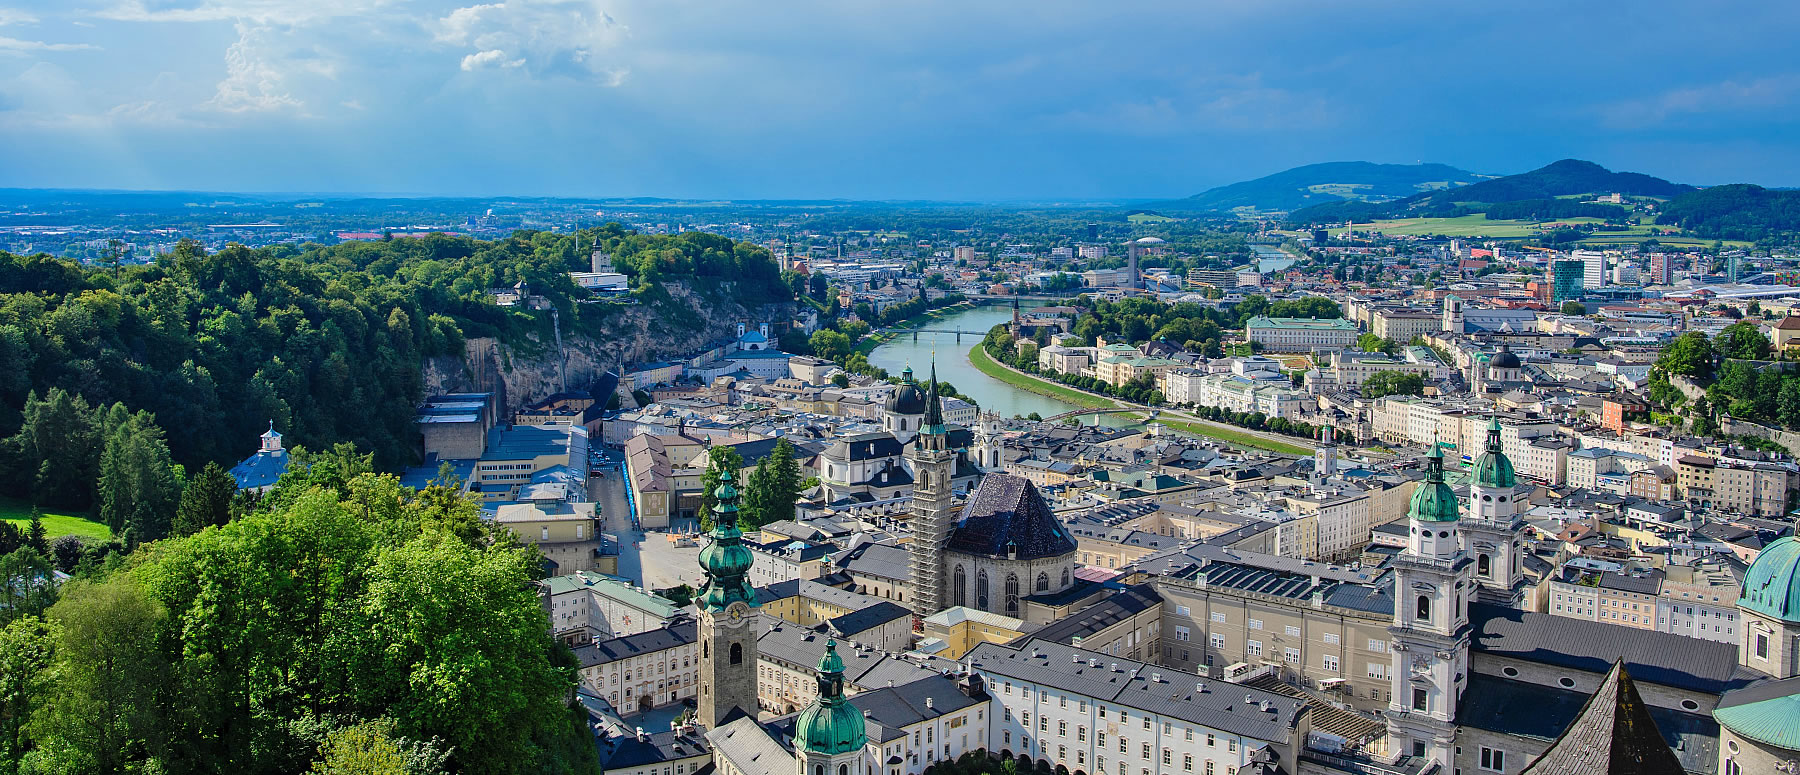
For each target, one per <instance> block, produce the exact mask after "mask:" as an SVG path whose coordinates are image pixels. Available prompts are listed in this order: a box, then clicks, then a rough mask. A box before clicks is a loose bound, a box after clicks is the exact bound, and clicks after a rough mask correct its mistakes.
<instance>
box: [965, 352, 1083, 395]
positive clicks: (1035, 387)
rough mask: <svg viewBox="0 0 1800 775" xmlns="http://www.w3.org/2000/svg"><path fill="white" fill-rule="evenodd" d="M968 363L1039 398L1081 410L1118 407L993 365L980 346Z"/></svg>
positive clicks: (1077, 391) (996, 364)
mask: <svg viewBox="0 0 1800 775" xmlns="http://www.w3.org/2000/svg"><path fill="white" fill-rule="evenodd" d="M969 363H972V364H974V365H975V368H976V369H978V370H980V371H981V373H983V374H986V375H988V376H990V377H993V378H994V379H997V380H1000V381H1001V382H1005V383H1006V384H1008V385H1012V386H1013V387H1016V388H1018V389H1020V390H1023V391H1025V392H1027V393H1036V394H1038V395H1040V396H1049V397H1050V398H1054V399H1057V400H1059V401H1067V402H1069V403H1071V404H1074V405H1076V406H1079V407H1081V408H1083V409H1111V408H1113V407H1115V406H1118V404H1115V403H1113V402H1112V401H1109V400H1107V399H1105V398H1101V397H1100V396H1097V395H1094V394H1093V393H1089V392H1087V391H1085V390H1076V389H1074V388H1071V387H1064V386H1062V385H1058V384H1056V383H1054V382H1050V381H1048V380H1042V379H1038V378H1036V377H1031V376H1027V375H1024V374H1020V373H1019V372H1016V371H1013V370H1012V369H1009V368H1007V367H1005V366H1002V365H1000V364H998V363H995V362H994V359H993V358H990V357H988V354H987V350H985V349H983V348H982V346H981V345H975V347H974V348H973V349H971V350H969Z"/></svg>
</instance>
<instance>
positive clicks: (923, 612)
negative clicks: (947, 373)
mask: <svg viewBox="0 0 1800 775" xmlns="http://www.w3.org/2000/svg"><path fill="white" fill-rule="evenodd" d="M937 384H938V383H937V364H936V363H933V364H932V365H931V385H930V386H929V387H928V388H927V390H926V393H925V420H924V424H923V427H922V428H921V429H920V431H919V436H918V438H915V439H913V443H912V446H910V447H908V448H907V450H906V458H907V460H908V461H910V462H911V463H912V470H913V503H912V520H911V522H912V533H913V538H912V588H913V589H912V593H913V605H912V609H913V613H914V614H917V615H919V616H930V615H932V614H935V613H937V612H939V611H942V610H944V608H946V606H945V605H944V546H945V545H946V544H948V543H949V542H950V522H951V520H952V519H953V518H954V517H953V515H952V514H951V513H950V478H951V477H952V476H955V474H956V453H955V452H953V451H951V450H950V443H949V429H948V428H946V427H945V426H944V408H943V406H941V405H940V404H939V403H938V388H937Z"/></svg>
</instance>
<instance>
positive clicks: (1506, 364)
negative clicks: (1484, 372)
mask: <svg viewBox="0 0 1800 775" xmlns="http://www.w3.org/2000/svg"><path fill="white" fill-rule="evenodd" d="M1488 367H1489V368H1495V369H1516V368H1519V356H1517V355H1513V352H1512V350H1511V349H1510V348H1508V347H1507V346H1506V345H1504V344H1503V345H1500V352H1497V353H1494V357H1493V359H1491V360H1489V361H1488Z"/></svg>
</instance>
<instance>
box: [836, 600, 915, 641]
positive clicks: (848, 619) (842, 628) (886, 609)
mask: <svg viewBox="0 0 1800 775" xmlns="http://www.w3.org/2000/svg"><path fill="white" fill-rule="evenodd" d="M911 616H912V611H909V610H907V609H906V607H905V606H902V605H900V604H898V603H895V602H893V601H891V600H883V601H881V602H879V603H876V604H875V605H872V606H869V607H868V608H864V609H862V610H861V611H851V612H850V613H847V614H844V615H843V616H839V617H837V618H835V619H832V620H830V621H828V622H826V623H825V624H826V626H827V629H828V630H829V631H830V632H833V633H836V634H838V635H840V636H842V637H845V638H850V637H854V636H856V635H858V634H860V633H863V632H866V631H868V630H872V629H875V628H876V627H880V626H881V625H884V624H887V623H888V622H891V621H893V620H895V619H899V618H902V617H907V618H910V617H911Z"/></svg>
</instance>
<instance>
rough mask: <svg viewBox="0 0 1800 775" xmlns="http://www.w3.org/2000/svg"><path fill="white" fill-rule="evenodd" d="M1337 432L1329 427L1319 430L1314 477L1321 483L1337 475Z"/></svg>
mask: <svg viewBox="0 0 1800 775" xmlns="http://www.w3.org/2000/svg"><path fill="white" fill-rule="evenodd" d="M1336 430H1337V429H1336V428H1333V427H1331V426H1329V425H1327V426H1325V427H1323V428H1320V429H1319V446H1318V448H1317V449H1314V450H1313V476H1314V477H1316V478H1318V479H1320V480H1321V481H1322V480H1325V479H1329V478H1331V477H1332V476H1335V475H1336V474H1337V437H1336V436H1335V435H1334V434H1335V432H1336Z"/></svg>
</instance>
